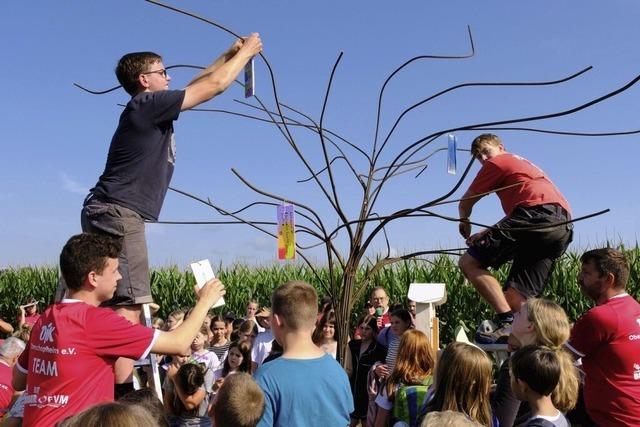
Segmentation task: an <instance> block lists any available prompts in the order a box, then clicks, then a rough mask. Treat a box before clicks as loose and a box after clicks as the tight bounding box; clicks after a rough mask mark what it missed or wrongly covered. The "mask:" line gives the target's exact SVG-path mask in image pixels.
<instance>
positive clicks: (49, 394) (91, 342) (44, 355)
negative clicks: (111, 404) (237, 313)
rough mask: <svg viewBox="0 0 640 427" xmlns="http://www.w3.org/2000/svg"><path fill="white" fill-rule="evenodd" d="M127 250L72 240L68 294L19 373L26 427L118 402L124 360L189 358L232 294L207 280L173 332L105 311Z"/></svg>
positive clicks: (41, 326)
mask: <svg viewBox="0 0 640 427" xmlns="http://www.w3.org/2000/svg"><path fill="white" fill-rule="evenodd" d="M121 250H122V244H121V239H114V238H111V237H109V236H106V235H98V234H89V233H83V234H79V235H76V236H73V237H71V239H69V241H68V242H67V243H66V244H65V246H64V248H63V249H62V253H61V254H60V271H61V272H62V275H63V277H64V279H65V283H66V284H67V286H68V295H67V297H66V298H65V299H63V300H62V301H60V302H58V303H56V304H53V305H51V306H50V307H49V308H47V309H46V310H45V311H44V313H42V315H41V317H40V319H39V320H38V321H37V322H36V324H35V326H34V328H33V332H32V339H31V340H30V341H29V343H28V344H27V348H26V349H25V351H24V352H23V353H22V355H21V357H20V359H19V360H18V363H17V365H16V367H15V368H14V373H13V385H14V388H15V389H16V390H24V389H25V387H26V390H27V391H26V393H27V394H28V396H29V399H28V400H27V402H26V403H25V413H24V414H25V417H24V425H25V426H27V427H28V426H41V425H56V423H57V422H59V421H61V420H63V419H65V418H67V417H68V416H71V415H74V414H76V413H78V412H80V411H82V410H84V409H85V408H87V407H89V406H92V405H94V404H97V403H100V402H107V401H113V400H114V388H113V382H114V365H115V362H116V358H118V357H120V358H122V357H127V358H135V359H139V358H145V357H146V356H147V354H148V353H149V352H153V353H161V354H167V355H181V354H184V353H186V352H187V351H188V350H189V347H190V346H191V343H192V341H193V339H194V337H195V336H196V334H197V332H198V330H199V329H200V328H201V327H202V323H203V321H204V318H205V316H206V315H207V312H208V311H209V309H210V308H211V307H212V306H213V305H214V304H215V303H216V302H217V301H218V300H219V299H220V298H222V296H223V295H224V293H225V290H224V285H223V284H222V283H221V282H220V281H219V280H217V279H213V280H210V281H208V282H207V283H205V284H204V285H203V286H202V288H200V289H199V290H197V295H198V301H197V303H196V305H195V307H194V308H193V309H192V310H191V312H190V315H189V317H188V318H187V319H185V320H184V322H182V324H180V326H178V327H177V328H176V329H174V330H172V331H160V330H157V329H153V328H148V327H145V326H142V325H140V324H132V323H131V322H128V321H127V320H125V319H124V318H123V317H122V316H119V315H118V314H116V313H115V312H114V311H113V310H110V309H108V308H103V307H100V305H101V304H102V303H104V302H105V301H108V300H109V299H111V298H112V297H113V295H114V293H115V292H116V289H117V281H118V280H119V279H120V278H121V275H120V273H119V271H118V255H119V253H120V251H121ZM42 402H47V403H48V404H46V405H45V404H42Z"/></svg>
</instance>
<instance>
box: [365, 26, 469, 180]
mask: <svg viewBox="0 0 640 427" xmlns="http://www.w3.org/2000/svg"><path fill="white" fill-rule="evenodd" d="M467 32H468V33H469V43H470V44H471V53H468V54H466V55H457V56H438V55H421V56H416V57H414V58H411V59H409V60H408V61H406V62H405V63H404V64H402V65H401V66H399V67H398V68H396V69H395V70H394V71H393V72H392V73H391V74H390V75H389V77H387V79H386V80H385V81H384V83H383V85H382V88H381V89H380V94H379V95H378V110H377V113H376V131H375V137H374V139H373V152H372V154H371V157H372V158H373V159H374V160H373V162H372V164H371V166H372V167H373V165H375V163H376V160H377V158H378V155H377V153H376V147H377V144H378V130H379V128H380V110H381V109H382V94H383V93H384V90H385V88H386V87H387V84H388V83H389V81H390V80H391V79H392V78H393V77H394V76H395V75H396V74H397V73H399V72H400V70H402V69H403V68H404V67H406V66H407V65H409V64H411V63H412V62H414V61H417V60H419V59H466V58H471V57H472V56H473V55H475V53H476V49H475V46H474V44H473V35H472V34H471V27H470V26H468V25H467ZM382 148H383V147H380V151H382Z"/></svg>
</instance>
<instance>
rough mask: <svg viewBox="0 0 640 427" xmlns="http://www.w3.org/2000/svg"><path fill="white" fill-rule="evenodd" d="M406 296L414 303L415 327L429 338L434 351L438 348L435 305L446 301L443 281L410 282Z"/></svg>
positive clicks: (438, 334)
mask: <svg viewBox="0 0 640 427" xmlns="http://www.w3.org/2000/svg"><path fill="white" fill-rule="evenodd" d="M407 296H408V298H409V299H410V300H411V301H414V302H415V303H416V319H415V320H416V329H418V330H420V331H422V332H424V333H425V334H427V336H428V337H429V338H430V339H431V345H432V346H433V350H434V351H438V350H439V348H440V326H439V325H438V317H437V316H436V307H437V306H439V305H442V304H444V303H445V302H447V289H446V287H445V284H444V283H411V284H410V285H409V293H408V295H407Z"/></svg>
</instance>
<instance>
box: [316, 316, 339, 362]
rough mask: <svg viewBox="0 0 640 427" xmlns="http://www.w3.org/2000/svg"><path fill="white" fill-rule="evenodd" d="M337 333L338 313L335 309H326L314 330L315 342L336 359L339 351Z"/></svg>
mask: <svg viewBox="0 0 640 427" xmlns="http://www.w3.org/2000/svg"><path fill="white" fill-rule="evenodd" d="M335 334H336V313H335V311H334V310H333V309H329V310H328V311H326V312H325V313H324V314H323V316H322V317H321V318H320V320H319V321H318V324H317V325H316V329H315V331H314V332H313V342H314V343H315V344H316V345H317V346H318V347H320V348H321V349H322V351H324V352H325V353H327V354H330V355H331V357H333V358H334V359H335V358H336V355H337V353H338V341H336V339H335Z"/></svg>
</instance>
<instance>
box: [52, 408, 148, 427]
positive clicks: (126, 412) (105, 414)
mask: <svg viewBox="0 0 640 427" xmlns="http://www.w3.org/2000/svg"><path fill="white" fill-rule="evenodd" d="M86 426H118V427H141V426H145V427H160V425H159V424H158V423H157V422H156V420H155V419H154V417H153V416H152V415H151V414H150V413H149V411H148V410H147V409H146V408H144V407H143V406H140V405H125V404H123V403H119V402H105V403H98V404H97V405H94V406H91V407H89V408H87V409H85V410H84V411H82V412H80V413H78V414H76V415H74V416H72V417H70V418H68V419H66V420H64V421H62V422H61V423H60V424H58V427H86Z"/></svg>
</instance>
